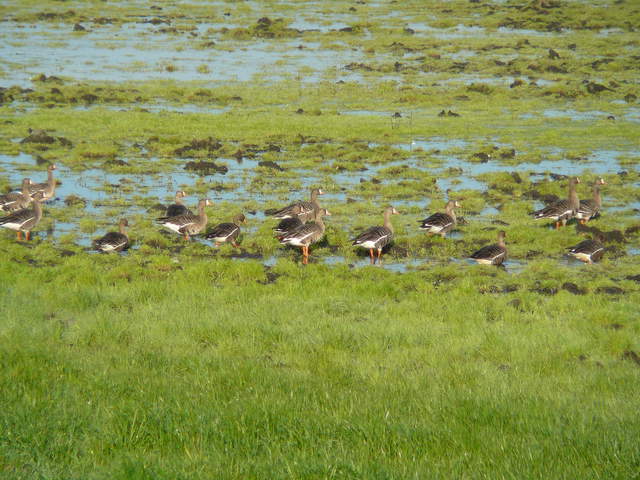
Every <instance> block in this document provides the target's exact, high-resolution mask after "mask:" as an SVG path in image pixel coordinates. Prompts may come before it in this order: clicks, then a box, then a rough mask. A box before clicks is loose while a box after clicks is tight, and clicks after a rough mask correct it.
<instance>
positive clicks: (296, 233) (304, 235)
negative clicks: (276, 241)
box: [280, 222, 324, 245]
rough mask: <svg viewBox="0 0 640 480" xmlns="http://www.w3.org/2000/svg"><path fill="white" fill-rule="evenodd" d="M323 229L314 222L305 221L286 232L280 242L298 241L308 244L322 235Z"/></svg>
mask: <svg viewBox="0 0 640 480" xmlns="http://www.w3.org/2000/svg"><path fill="white" fill-rule="evenodd" d="M323 233H324V231H323V229H322V227H320V225H318V224H317V223H315V222H310V223H305V224H304V225H300V226H299V227H298V228H295V229H293V230H292V231H290V232H289V233H287V234H286V235H285V236H284V237H283V238H282V240H280V243H292V242H293V243H298V244H304V245H309V244H311V243H313V242H315V241H317V240H319V239H320V237H322V235H323Z"/></svg>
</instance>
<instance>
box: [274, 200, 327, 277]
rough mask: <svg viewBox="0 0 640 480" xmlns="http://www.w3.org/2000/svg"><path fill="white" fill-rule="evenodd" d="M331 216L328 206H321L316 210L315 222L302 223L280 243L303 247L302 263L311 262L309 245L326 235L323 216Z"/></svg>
mask: <svg viewBox="0 0 640 480" xmlns="http://www.w3.org/2000/svg"><path fill="white" fill-rule="evenodd" d="M328 216H331V213H330V212H329V211H328V210H327V209H326V208H320V209H318V210H317V211H316V212H315V220H314V221H313V222H308V223H305V224H304V225H300V226H299V227H298V228H296V229H294V230H292V231H291V232H289V233H287V234H286V235H285V236H284V237H283V238H282V240H280V243H282V244H283V245H293V246H294V247H300V248H301V249H302V263H303V264H305V265H306V264H307V263H309V246H311V245H312V244H314V243H316V242H319V241H320V240H321V239H322V237H324V232H325V225H324V222H323V220H322V217H328Z"/></svg>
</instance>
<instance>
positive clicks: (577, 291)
mask: <svg viewBox="0 0 640 480" xmlns="http://www.w3.org/2000/svg"><path fill="white" fill-rule="evenodd" d="M562 289H563V290H566V291H567V292H569V293H573V294H574V295H584V294H586V293H587V290H586V289H584V288H580V287H578V286H577V285H576V284H575V283H571V282H565V283H563V284H562Z"/></svg>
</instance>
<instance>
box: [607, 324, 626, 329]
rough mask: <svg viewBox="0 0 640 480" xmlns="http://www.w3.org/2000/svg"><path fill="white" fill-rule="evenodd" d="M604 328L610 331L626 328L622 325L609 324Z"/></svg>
mask: <svg viewBox="0 0 640 480" xmlns="http://www.w3.org/2000/svg"><path fill="white" fill-rule="evenodd" d="M604 328H607V329H609V330H622V329H623V328H624V325H622V324H620V323H609V324H607V325H605V326H604Z"/></svg>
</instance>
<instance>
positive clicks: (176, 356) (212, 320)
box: [0, 254, 640, 479]
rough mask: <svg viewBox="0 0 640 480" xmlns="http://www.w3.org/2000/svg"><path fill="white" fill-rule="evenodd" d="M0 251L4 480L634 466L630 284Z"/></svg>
mask: <svg viewBox="0 0 640 480" xmlns="http://www.w3.org/2000/svg"><path fill="white" fill-rule="evenodd" d="M0 268H1V275H2V278H3V289H2V293H1V294H0V296H1V301H2V305H3V311H4V313H3V317H4V320H3V322H2V323H1V324H0V339H1V342H2V345H3V349H2V357H1V358H2V371H3V375H2V376H0V381H1V382H2V385H1V390H2V392H3V395H2V399H1V400H0V404H1V411H2V414H1V415H0V421H1V422H2V423H1V429H0V430H1V431H2V435H1V436H0V471H2V472H3V476H4V477H5V478H83V479H86V478H112V479H113V478H238V477H242V478H425V477H443V478H479V477H488V478H495V472H498V471H499V472H501V473H500V476H501V477H502V478H532V477H533V478H633V476H634V475H637V471H638V466H639V462H640V457H639V450H638V446H637V438H638V434H640V428H639V427H640V425H639V422H638V417H637V411H638V407H639V406H640V401H639V400H638V396H637V391H638V387H639V386H640V385H639V384H640V370H639V364H638V357H637V354H636V353H634V352H638V350H639V349H640V345H639V344H638V338H639V337H638V323H637V305H638V301H639V300H640V299H639V295H638V292H637V290H635V291H631V292H629V293H628V294H627V295H615V296H613V297H612V296H611V295H607V294H605V293H604V292H602V293H599V294H595V293H594V294H590V295H586V296H585V295H574V294H572V293H569V292H568V291H565V290H562V289H560V291H559V293H557V294H556V295H549V294H547V295H545V294H543V293H539V292H533V291H530V290H527V289H524V288H516V289H515V291H513V290H514V289H513V287H511V288H504V286H505V285H508V284H511V283H513V278H512V276H509V275H508V274H505V273H502V272H495V271H494V270H493V269H491V270H486V269H479V268H475V269H474V268H469V269H468V273H467V275H461V276H457V277H454V278H451V276H449V277H447V276H446V275H444V272H443V270H442V269H440V270H438V269H433V270H430V271H424V272H414V273H407V274H404V275H399V274H394V273H391V272H387V271H384V270H380V269H377V268H374V267H371V268H365V269H360V270H350V269H348V268H347V267H333V268H330V267H327V266H323V265H310V266H308V267H307V268H303V267H301V266H299V265H295V264H293V263H291V262H288V261H280V262H279V263H278V264H277V265H276V266H275V267H273V268H264V267H263V265H262V264H261V263H258V262H255V261H249V262H235V263H231V262H229V261H208V260H199V261H197V260H193V261H192V262H190V263H188V264H182V265H181V264H176V263H175V262H172V261H171V260H170V259H169V258H166V257H161V256H158V257H149V256H145V257H143V256H139V255H136V254H133V255H131V256H130V257H129V258H125V259H123V260H120V259H117V258H116V257H107V256H92V257H89V256H86V255H81V256H75V257H69V258H68V259H66V260H65V261H64V262H61V263H58V264H57V265H53V266H42V265H29V264H19V263H9V264H3V265H2V266H1V267H0ZM560 282H562V279H559V280H558V287H560ZM631 283H633V282H631ZM482 290H485V291H486V293H485V294H480V293H479V291H482ZM492 291H498V292H500V293H490V292H492ZM504 292H508V293H504Z"/></svg>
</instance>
